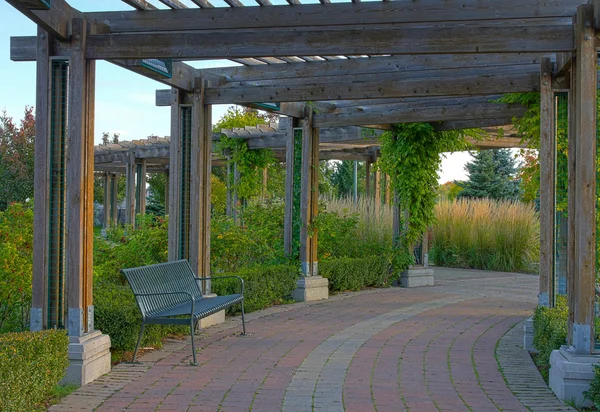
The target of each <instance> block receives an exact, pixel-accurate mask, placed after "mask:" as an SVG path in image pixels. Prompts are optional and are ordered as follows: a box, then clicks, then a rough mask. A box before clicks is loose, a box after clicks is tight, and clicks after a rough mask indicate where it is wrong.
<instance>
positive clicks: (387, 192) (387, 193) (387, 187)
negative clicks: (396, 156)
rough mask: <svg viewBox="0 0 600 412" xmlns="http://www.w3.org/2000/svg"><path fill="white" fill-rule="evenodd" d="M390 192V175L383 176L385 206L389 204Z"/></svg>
mask: <svg viewBox="0 0 600 412" xmlns="http://www.w3.org/2000/svg"><path fill="white" fill-rule="evenodd" d="M391 192H392V181H391V180H390V175H387V174H386V175H385V204H386V205H388V206H389V205H390V204H391V203H390V202H391Z"/></svg>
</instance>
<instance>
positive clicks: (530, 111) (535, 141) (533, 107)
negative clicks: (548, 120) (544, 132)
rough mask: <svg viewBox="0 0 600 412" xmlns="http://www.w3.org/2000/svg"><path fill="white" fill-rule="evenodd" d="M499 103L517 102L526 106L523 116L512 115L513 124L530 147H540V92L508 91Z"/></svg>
mask: <svg viewBox="0 0 600 412" xmlns="http://www.w3.org/2000/svg"><path fill="white" fill-rule="evenodd" d="M499 102H500V103H506V104H518V105H521V106H524V107H527V111H526V112H525V114H524V115H523V117H514V118H513V124H514V125H515V127H516V128H517V131H518V132H519V135H520V136H521V137H522V141H524V142H527V144H528V145H529V147H530V148H532V149H539V147H540V93H539V92H531V93H509V94H506V95H504V96H503V97H502V98H501V99H500V100H499Z"/></svg>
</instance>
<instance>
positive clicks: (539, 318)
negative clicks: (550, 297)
mask: <svg viewBox="0 0 600 412" xmlns="http://www.w3.org/2000/svg"><path fill="white" fill-rule="evenodd" d="M568 317H569V307H568V304H567V299H566V297H565V296H557V298H556V306H555V307H554V308H547V307H545V306H538V307H537V308H536V309H535V312H534V313H533V346H535V348H536V349H537V350H538V354H537V355H536V356H535V363H536V364H537V365H538V366H539V368H540V373H541V374H542V376H543V377H544V378H545V379H546V381H547V380H548V370H549V368H550V355H551V354H552V351H553V350H555V349H560V347H561V345H564V344H565V343H566V341H567V333H568V332H567V322H568Z"/></svg>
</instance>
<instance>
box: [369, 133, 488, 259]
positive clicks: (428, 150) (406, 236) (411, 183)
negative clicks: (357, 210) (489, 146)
mask: <svg viewBox="0 0 600 412" xmlns="http://www.w3.org/2000/svg"><path fill="white" fill-rule="evenodd" d="M466 133H467V131H456V130H455V131H447V132H436V131H435V129H434V128H433V126H431V125H430V124H428V123H410V124H399V125H395V126H394V128H393V130H392V131H390V132H386V133H383V134H382V135H381V136H380V137H379V140H380V142H381V157H380V159H379V165H380V167H381V170H382V171H383V172H384V173H387V174H388V175H389V176H390V178H391V187H392V189H393V190H395V191H396V193H397V195H398V201H399V204H398V206H399V208H400V210H402V211H403V212H404V213H405V214H406V216H408V219H407V222H404V223H405V224H404V225H401V227H402V226H404V227H405V230H404V231H403V232H402V234H401V236H400V239H397V242H396V244H397V246H398V252H397V254H396V258H395V266H396V267H397V268H398V270H403V267H402V266H403V265H406V264H407V263H408V264H410V263H411V261H412V253H411V251H410V250H411V249H412V246H413V245H415V244H416V242H417V241H418V239H419V238H420V237H421V235H422V234H423V232H424V231H425V230H426V229H427V227H428V226H430V225H431V224H432V223H433V222H434V219H435V215H434V210H433V209H434V206H435V204H436V188H437V186H438V183H437V179H438V175H437V171H438V169H439V167H440V164H441V157H440V155H441V154H442V153H444V152H451V151H457V150H465V149H467V148H468V147H469V144H468V143H467V142H466V140H465V139H464V136H465V135H466ZM470 134H471V135H476V134H477V133H475V132H471V133H470Z"/></svg>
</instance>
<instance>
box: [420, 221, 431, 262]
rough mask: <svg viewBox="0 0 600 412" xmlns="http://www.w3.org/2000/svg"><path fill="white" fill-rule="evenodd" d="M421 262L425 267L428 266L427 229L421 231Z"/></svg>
mask: <svg viewBox="0 0 600 412" xmlns="http://www.w3.org/2000/svg"><path fill="white" fill-rule="evenodd" d="M421 264H422V265H423V266H425V267H428V266H429V229H425V232H423V240H422V241H421Z"/></svg>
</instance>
